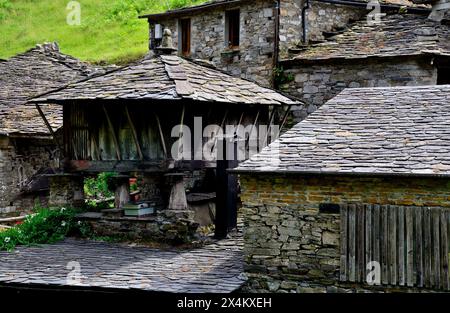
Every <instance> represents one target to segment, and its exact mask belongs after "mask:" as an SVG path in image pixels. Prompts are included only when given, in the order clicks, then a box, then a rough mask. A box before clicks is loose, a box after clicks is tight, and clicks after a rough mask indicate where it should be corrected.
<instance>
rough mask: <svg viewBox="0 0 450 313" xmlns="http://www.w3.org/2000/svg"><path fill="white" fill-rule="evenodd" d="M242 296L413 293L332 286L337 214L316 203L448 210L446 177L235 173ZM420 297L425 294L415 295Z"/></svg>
mask: <svg viewBox="0 0 450 313" xmlns="http://www.w3.org/2000/svg"><path fill="white" fill-rule="evenodd" d="M241 186H242V201H243V209H242V214H243V217H244V253H245V263H246V265H245V271H246V274H247V276H248V278H249V281H248V283H247V285H246V287H245V288H244V289H243V290H244V291H250V292H391V291H392V292H394V291H403V292H413V291H419V290H415V289H413V288H406V287H389V286H388V287H379V286H378V287H371V286H369V285H361V284H351V283H340V282H339V264H340V263H339V262H340V250H339V249H340V214H339V212H328V213H323V212H320V211H319V205H320V204H321V203H337V204H340V203H368V204H370V203H378V204H390V205H405V206H439V207H445V208H449V207H450V191H449V188H448V186H450V179H448V178H442V179H436V178H412V177H406V178H405V177H404V178H401V177H391V178H380V177H378V178H374V177H365V178H364V177H356V176H301V175H297V174H288V175H282V174H278V175H275V176H274V175H268V174H256V173H252V174H241ZM420 291H421V292H423V291H425V292H428V291H431V290H424V289H421V290H420Z"/></svg>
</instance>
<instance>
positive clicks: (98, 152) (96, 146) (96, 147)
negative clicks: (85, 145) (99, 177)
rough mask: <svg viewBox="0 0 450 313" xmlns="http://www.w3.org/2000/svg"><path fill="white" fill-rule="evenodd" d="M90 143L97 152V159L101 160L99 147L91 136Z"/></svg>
mask: <svg viewBox="0 0 450 313" xmlns="http://www.w3.org/2000/svg"><path fill="white" fill-rule="evenodd" d="M91 138H92V143H93V144H94V147H95V151H96V152H97V159H98V160H99V161H101V160H102V154H101V152H100V145H99V144H98V143H97V140H95V136H94V135H92V134H91Z"/></svg>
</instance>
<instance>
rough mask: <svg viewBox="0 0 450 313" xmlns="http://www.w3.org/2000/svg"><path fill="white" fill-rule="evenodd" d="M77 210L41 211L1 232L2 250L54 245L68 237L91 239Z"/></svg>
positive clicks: (87, 227)
mask: <svg viewBox="0 0 450 313" xmlns="http://www.w3.org/2000/svg"><path fill="white" fill-rule="evenodd" d="M78 212H79V211H78V210H75V209H66V208H61V209H39V210H38V212H37V213H36V214H34V215H30V216H29V217H28V218H27V219H26V220H25V221H24V222H23V223H22V224H19V225H16V226H15V227H13V228H10V229H7V230H6V231H3V232H0V250H7V251H11V250H13V249H14V248H15V247H16V246H17V245H33V244H45V243H54V242H57V241H60V240H63V239H64V238H65V237H66V236H70V235H78V236H82V237H89V236H90V235H91V229H90V227H89V225H88V224H87V223H84V222H82V221H79V220H78V219H77V218H76V214H77V213H78Z"/></svg>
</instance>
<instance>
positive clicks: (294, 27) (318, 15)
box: [280, 0, 367, 59]
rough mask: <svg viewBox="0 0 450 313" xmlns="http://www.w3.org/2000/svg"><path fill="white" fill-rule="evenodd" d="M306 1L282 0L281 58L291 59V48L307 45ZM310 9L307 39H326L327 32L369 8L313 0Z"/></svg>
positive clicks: (361, 15) (307, 16)
mask: <svg viewBox="0 0 450 313" xmlns="http://www.w3.org/2000/svg"><path fill="white" fill-rule="evenodd" d="M305 2H306V1H305V0H290V1H282V3H281V10H280V58H281V59H286V58H289V48H295V47H297V46H299V45H302V44H303V23H302V8H303V7H304V6H305V5H306V3H305ZM309 5H310V6H309V8H308V9H306V11H305V12H306V40H307V42H311V41H312V42H317V41H323V40H325V37H324V35H323V32H333V31H337V30H339V29H342V28H343V27H345V26H347V25H348V24H349V23H351V22H352V21H356V20H359V19H361V18H362V17H363V16H364V15H365V14H366V13H367V10H366V9H364V8H358V7H354V6H347V5H338V4H331V3H320V2H315V1H310V4H309Z"/></svg>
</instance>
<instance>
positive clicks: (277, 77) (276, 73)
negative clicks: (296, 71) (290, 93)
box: [273, 66, 294, 88]
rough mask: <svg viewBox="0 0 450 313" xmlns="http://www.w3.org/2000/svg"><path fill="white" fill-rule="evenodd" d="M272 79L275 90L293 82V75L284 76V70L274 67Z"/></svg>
mask: <svg viewBox="0 0 450 313" xmlns="http://www.w3.org/2000/svg"><path fill="white" fill-rule="evenodd" d="M273 78H274V84H275V86H276V88H279V87H280V86H281V85H284V84H287V83H290V82H292V81H293V80H294V75H293V74H292V73H288V74H286V72H285V71H284V68H283V67H282V66H280V67H276V68H274V70H273Z"/></svg>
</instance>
